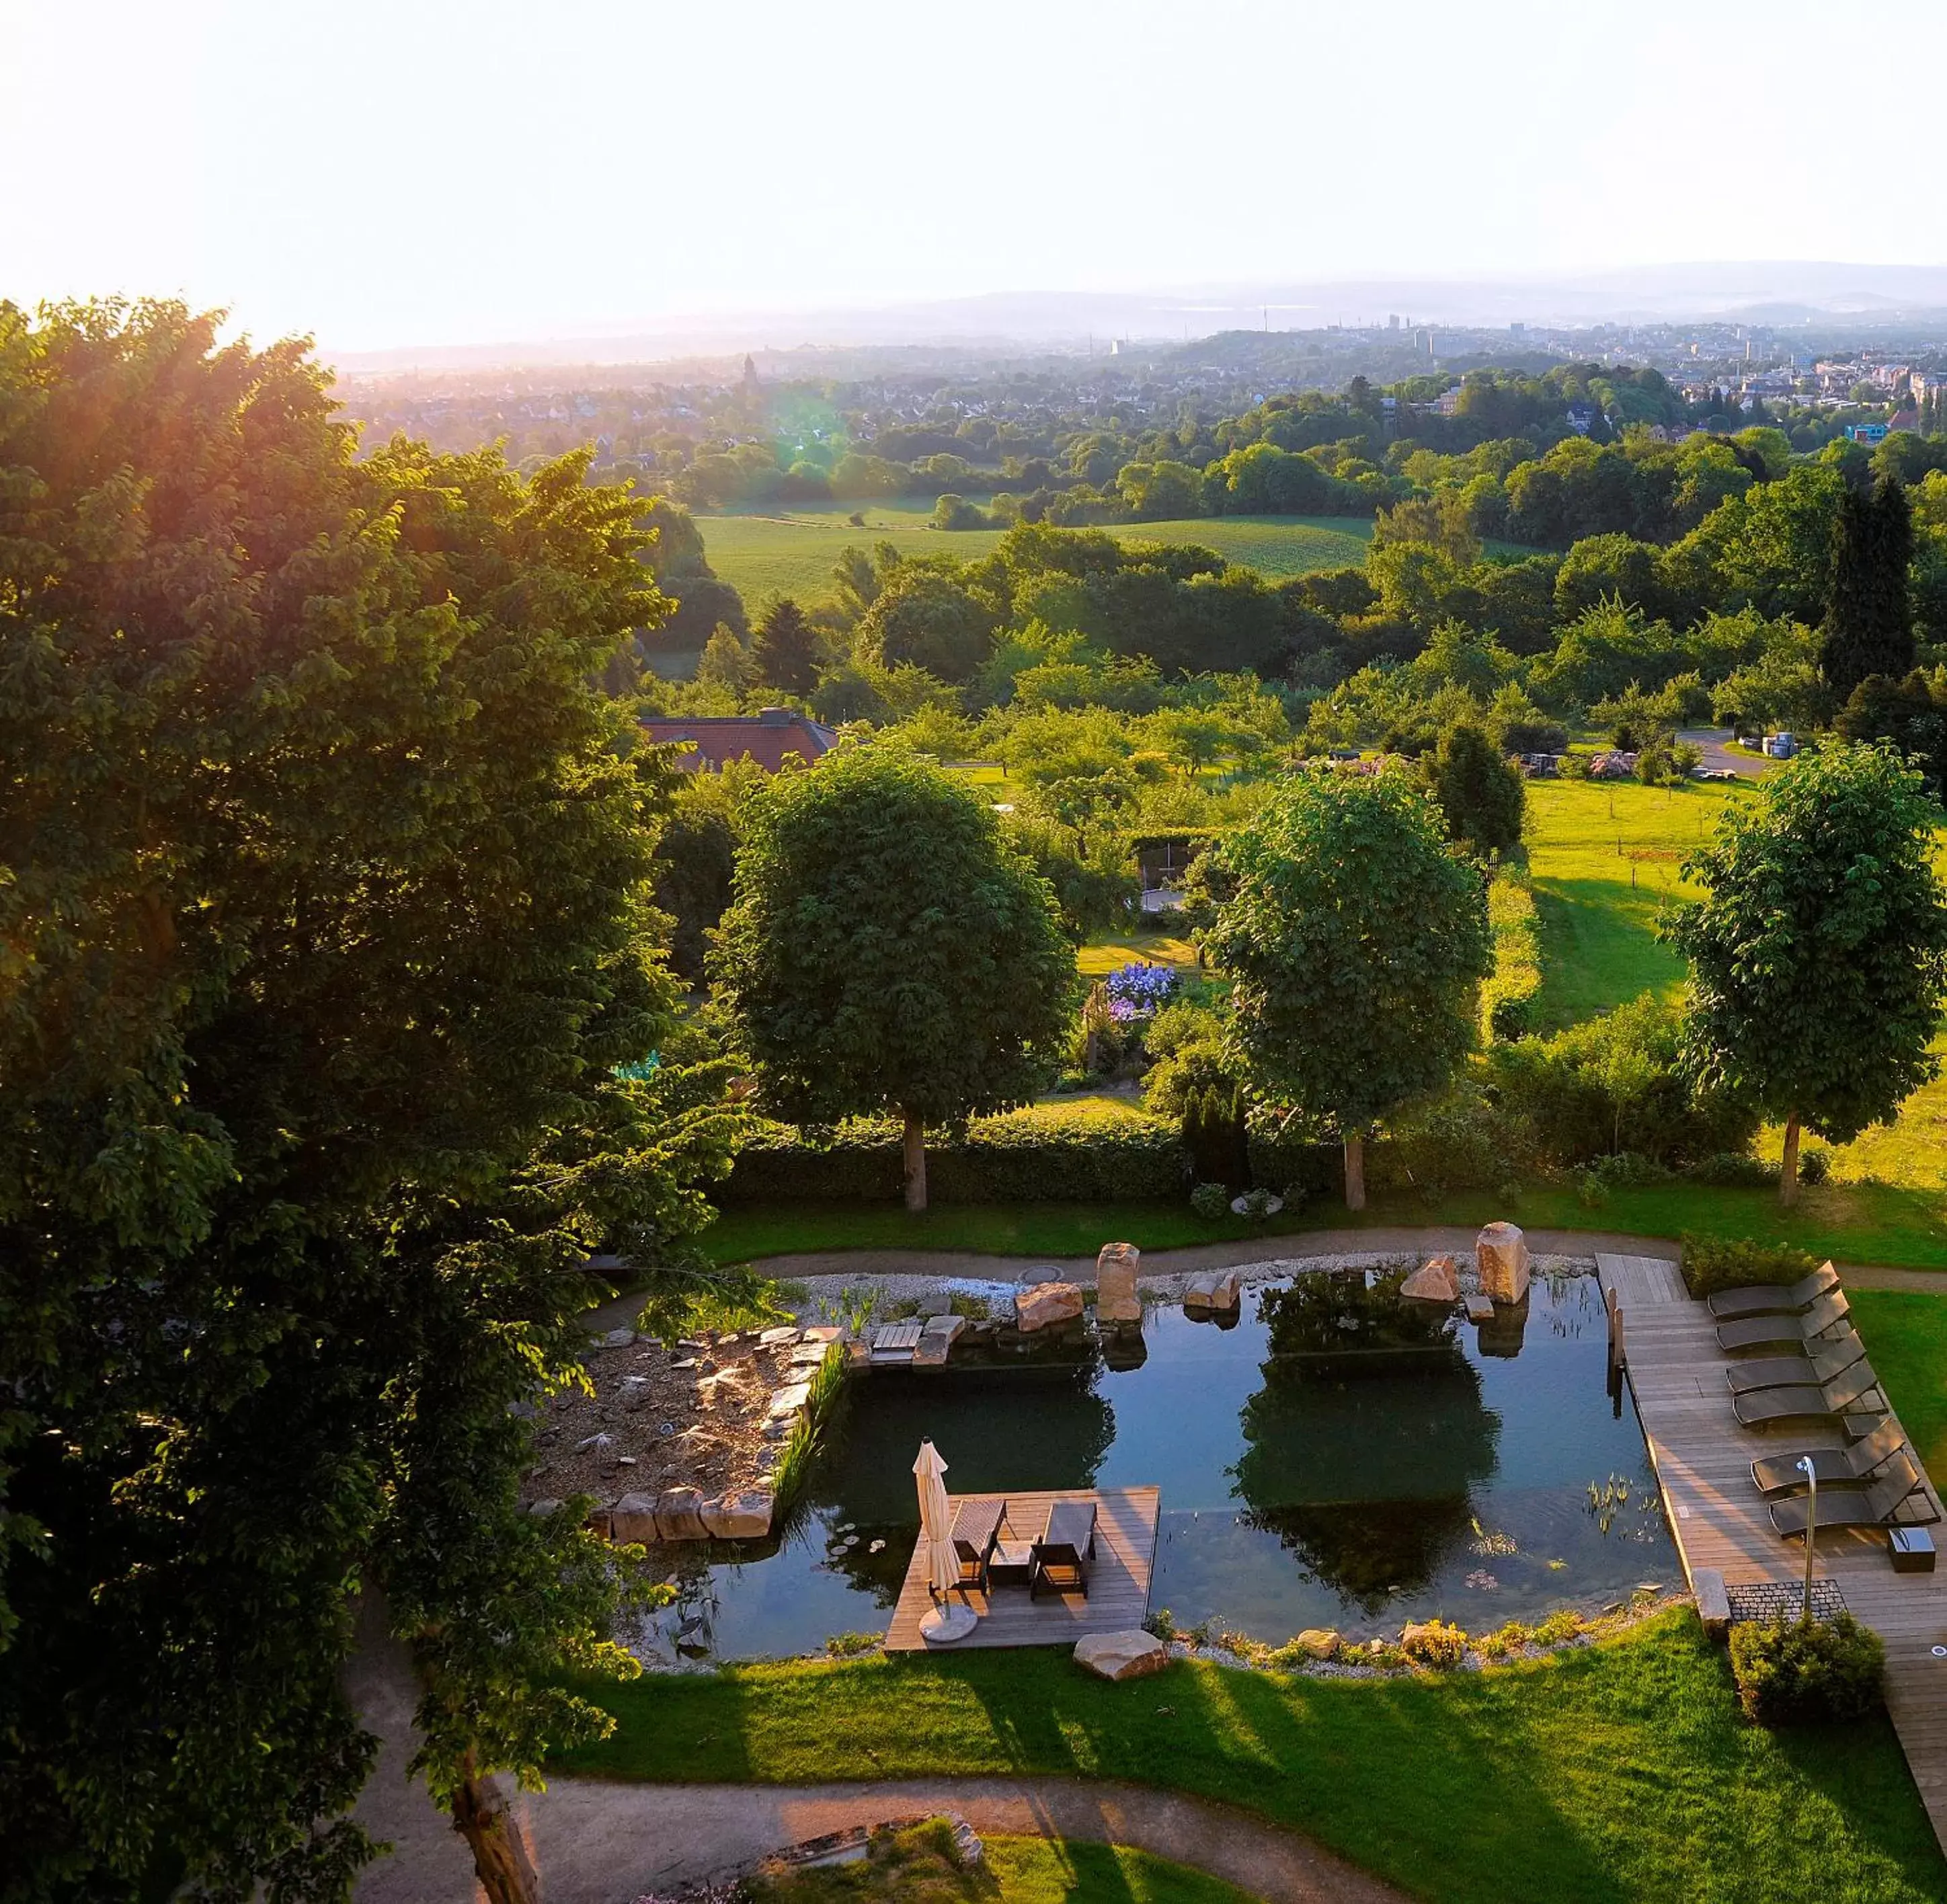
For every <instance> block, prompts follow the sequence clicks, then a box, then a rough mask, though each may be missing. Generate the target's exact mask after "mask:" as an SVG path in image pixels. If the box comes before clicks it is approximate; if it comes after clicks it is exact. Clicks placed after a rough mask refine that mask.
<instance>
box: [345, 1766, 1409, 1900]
mask: <svg viewBox="0 0 1947 1904" xmlns="http://www.w3.org/2000/svg"><path fill="white" fill-rule="evenodd" d="M528 1804H529V1806H530V1811H529V1818H530V1819H531V1831H532V1841H533V1844H534V1853H535V1859H536V1862H537V1865H538V1867H539V1869H540V1875H541V1883H542V1885H543V1888H544V1890H545V1893H546V1898H547V1904H629V1901H630V1899H633V1898H634V1897H635V1896H637V1895H638V1894H639V1893H640V1892H642V1891H645V1890H652V1889H653V1888H655V1887H657V1886H658V1885H661V1886H669V1885H674V1884H681V1883H685V1882H687V1881H692V1880H694V1879H696V1878H704V1877H708V1876H710V1875H712V1874H713V1873H714V1872H716V1871H720V1870H723V1869H724V1868H726V1867H729V1866H734V1865H740V1864H744V1863H748V1862H751V1860H754V1859H757V1858H759V1857H761V1856H763V1855H764V1854H765V1853H766V1852H769V1851H775V1850H782V1848H783V1847H785V1846H786V1845H789V1844H797V1843H799V1842H800V1841H802V1840H803V1839H806V1838H809V1837H819V1836H820V1835H822V1834H823V1833H825V1832H827V1831H838V1830H840V1829H841V1828H843V1827H845V1826H847V1825H877V1824H880V1823H882V1822H884V1821H885V1820H887V1819H893V1818H899V1817H911V1816H913V1815H914V1814H915V1813H938V1812H951V1813H954V1814H955V1815H956V1816H958V1817H961V1818H964V1819H966V1821H967V1823H968V1824H970V1825H972V1826H973V1828H974V1830H975V1831H979V1832H981V1833H983V1834H1007V1835H1010V1836H1015V1837H1057V1838H1076V1839H1085V1840H1088V1841H1091V1842H1094V1843H1097V1844H1125V1845H1133V1846H1134V1847H1136V1848H1137V1849H1138V1850H1143V1851H1148V1852H1151V1853H1154V1854H1155V1855H1156V1856H1158V1857H1162V1858H1170V1859H1175V1862H1177V1863H1178V1864H1183V1865H1194V1866H1195V1867H1196V1868H1197V1869H1199V1870H1200V1871H1209V1872H1210V1873H1211V1874H1212V1875H1214V1876H1215V1877H1218V1878H1224V1879H1227V1881H1229V1882H1230V1883H1231V1884H1235V1885H1237V1887H1238V1888H1239V1889H1240V1890H1244V1891H1247V1892H1249V1893H1250V1894H1251V1895H1252V1896H1254V1897H1260V1898H1264V1899H1268V1900H1270V1901H1271V1904H1401V1899H1402V1898H1403V1896H1404V1893H1401V1892H1399V1891H1397V1890H1394V1889H1393V1888H1392V1887H1391V1885H1389V1884H1382V1883H1381V1882H1380V1881H1379V1880H1378V1879H1377V1878H1370V1877H1368V1876H1367V1875H1366V1874H1365V1873H1364V1871H1360V1870H1358V1869H1357V1868H1355V1867H1354V1866H1353V1865H1348V1864H1346V1863H1344V1862H1342V1861H1341V1860H1340V1859H1337V1858H1335V1857H1333V1856H1331V1855H1330V1854H1329V1853H1327V1852H1325V1851H1322V1850H1320V1849H1319V1848H1318V1847H1317V1846H1315V1845H1314V1844H1311V1843H1309V1842H1308V1841H1307V1840H1305V1839H1304V1838H1302V1837H1299V1836H1297V1835H1296V1834H1295V1833H1293V1832H1289V1831H1280V1829H1278V1828H1277V1826H1275V1825H1268V1824H1266V1823H1265V1822H1264V1821H1263V1820H1262V1819H1259V1818H1255V1817H1253V1816H1252V1815H1251V1814H1250V1813H1248V1812H1242V1811H1234V1810H1232V1809H1231V1808H1230V1806H1227V1805H1216V1804H1211V1803H1206V1802H1205V1801H1203V1800H1199V1799H1195V1798H1188V1797H1184V1796H1182V1795H1181V1794H1179V1793H1174V1792H1161V1791H1149V1790H1147V1789H1145V1788H1143V1787H1141V1786H1136V1785H1112V1784H1108V1783H1097V1782H1094V1781H1092V1780H1087V1779H915V1780H899V1781H888V1782H885V1783H883V1784H875V1785H596V1784H593V1783H590V1782H587V1781H584V1780H578V1779H559V1780H557V1781H556V1782H554V1783H553V1784H552V1785H550V1786H549V1788H548V1790H547V1791H546V1794H544V1795H543V1796H541V1797H537V1798H534V1799H531V1800H528ZM369 1895H370V1897H371V1898H374V1899H376V1898H377V1897H378V1896H379V1893H376V1892H373V1893H370V1894H369ZM360 1897H361V1904H365V1900H367V1898H368V1893H367V1890H361V1892H360ZM385 1904H393V1900H392V1899H390V1898H388V1899H385ZM397 1904H406V1900H405V1899H404V1897H403V1896H401V1897H400V1898H399V1899H398V1901H397ZM429 1904H432V1901H431V1900H429Z"/></svg>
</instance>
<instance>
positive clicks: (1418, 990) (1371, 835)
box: [1199, 770, 1493, 1209]
mask: <svg viewBox="0 0 1947 1904" xmlns="http://www.w3.org/2000/svg"><path fill="white" fill-rule="evenodd" d="M1444 830H1445V829H1444V827H1443V826H1442V825H1441V817H1440V815H1439V814H1438V812H1437V811H1436V810H1435V808H1434V807H1433V806H1432V803H1431V802H1430V801H1429V800H1428V799H1427V798H1426V797H1425V794H1422V792H1420V791H1419V789H1418V788H1416V787H1415V786H1414V785H1413V784H1412V782H1410V780H1408V779H1407V777H1406V776H1404V774H1400V773H1382V774H1379V775H1376V776H1353V775H1343V774H1339V773H1337V772H1330V771H1325V770H1314V771H1313V772H1308V773H1305V774H1304V775H1302V776H1299V777H1297V778H1295V779H1292V780H1291V781H1290V782H1288V783H1287V784H1286V785H1285V786H1284V787H1283V788H1281V789H1280V791H1279V792H1278V794H1277V796H1276V797H1274V799H1273V800H1271V802H1270V803H1269V804H1268V805H1267V806H1265V807H1264V810H1262V811H1261V813H1258V816H1257V817H1256V818H1255V819H1254V820H1252V822H1251V823H1250V824H1249V825H1248V826H1246V827H1244V828H1242V829H1241V830H1240V831H1238V832H1237V833H1235V834H1232V835H1231V836H1230V837H1229V838H1228V839H1226V840H1225V841H1223V842H1222V843H1221V844H1220V845H1219V846H1217V847H1213V848H1212V849H1211V850H1210V851H1209V853H1206V854H1205V855H1204V856H1203V862H1199V864H1203V863H1204V862H1211V861H1213V860H1214V861H1217V862H1219V863H1218V865H1215V866H1213V867H1212V868H1210V869H1209V871H1207V872H1206V883H1207V884H1209V885H1210V886H1211V887H1212V888H1213V889H1214V890H1223V891H1226V892H1227V895H1228V896H1227V897H1225V898H1224V900H1223V902H1222V903H1221V905H1220V906H1218V909H1217V915H1216V919H1215V924H1213V925H1212V926H1211V927H1209V929H1208V930H1206V932H1205V933H1203V935H1202V939H1203V945H1204V946H1205V947H1206V950H1207V951H1208V952H1209V955H1210V957H1211V958H1212V961H1213V963H1214V964H1215V965H1216V966H1217V967H1218V970H1219V971H1223V972H1224V973H1226V974H1228V975H1229V976H1230V977H1231V978H1233V979H1234V980H1235V981H1236V987H1235V990H1234V994H1233V997H1234V1005H1235V1016H1234V1032H1233V1036H1234V1039H1235V1041H1236V1044H1237V1049H1238V1052H1239V1054H1240V1057H1241V1059H1242V1061H1243V1065H1244V1067H1245V1068H1246V1072H1247V1074H1248V1076H1249V1078H1250V1079H1251V1080H1252V1083H1253V1084H1254V1085H1255V1088H1256V1089H1257V1090H1258V1092H1259V1093H1261V1094H1262V1095H1263V1096H1264V1097H1265V1098H1268V1099H1269V1100H1271V1101H1273V1102H1274V1103H1277V1104H1283V1105H1285V1106H1288V1107H1290V1109H1292V1110H1294V1111H1295V1112H1298V1113H1302V1115H1304V1116H1308V1117H1313V1118H1317V1119H1319V1120H1320V1121H1321V1122H1325V1123H1327V1124H1329V1125H1331V1126H1332V1127H1333V1128H1335V1129H1336V1131H1337V1132H1339V1135H1340V1138H1341V1139H1342V1141H1343V1143H1344V1144H1345V1201H1346V1203H1347V1205H1348V1207H1350V1208H1351V1209H1364V1206H1365V1166H1364V1139H1365V1135H1366V1133H1367V1132H1368V1131H1369V1130H1370V1128H1372V1126H1373V1124H1374V1123H1375V1122H1377V1121H1378V1120H1379V1119H1380V1118H1382V1117H1383V1116H1385V1114H1386V1113H1388V1111H1390V1110H1393V1109H1394V1107H1397V1106H1398V1105H1399V1104H1403V1103H1404V1102H1405V1101H1406V1100H1407V1099H1408V1098H1412V1097H1414V1096H1416V1095H1417V1094H1419V1093H1420V1092H1422V1091H1430V1090H1432V1088H1434V1087H1435V1086H1436V1085H1439V1084H1441V1082H1444V1080H1445V1079H1446V1078H1447V1076H1448V1075H1449V1074H1450V1073H1451V1071H1452V1070H1453V1067H1454V1065H1455V1064H1456V1063H1458V1062H1459V1059H1460V1057H1461V1056H1462V1055H1463V1053H1464V1052H1465V1051H1466V1049H1467V1047H1468V1044H1469V1040H1470V1039H1471V1038H1472V997H1473V992H1474V987H1475V985H1476V984H1477V983H1478V981H1479V980H1481V979H1483V978H1484V977H1486V976H1487V974H1488V972H1489V971H1490V970H1491V969H1492V968H1493V952H1492V941H1491V940H1490V936H1489V933H1488V930H1487V889H1486V887H1484V884H1482V881H1481V876H1480V875H1479V874H1478V872H1476V871H1475V869H1474V868H1472V866H1470V865H1468V864H1466V862H1464V861H1463V860H1462V859H1458V858H1456V856H1454V855H1453V853H1450V852H1449V850H1447V844H1446V841H1445V840H1444V837H1443V835H1444Z"/></svg>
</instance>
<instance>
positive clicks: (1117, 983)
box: [1102, 959, 1179, 1024]
mask: <svg viewBox="0 0 1947 1904" xmlns="http://www.w3.org/2000/svg"><path fill="white" fill-rule="evenodd" d="M1178 978H1179V974H1178V972H1177V971H1176V968H1175V967H1174V966H1172V965H1151V964H1147V963H1145V962H1144V961H1142V960H1140V959H1138V960H1136V961H1133V962H1132V963H1131V964H1127V965H1119V966H1117V967H1116V969H1115V970H1114V971H1113V972H1111V973H1110V974H1109V976H1108V977H1107V978H1106V979H1104V980H1103V981H1102V988H1103V989H1104V991H1105V992H1107V994H1108V998H1109V1009H1110V1011H1111V1012H1112V1013H1113V1014H1114V1015H1115V1017H1116V1021H1117V1023H1122V1024H1127V1023H1130V1022H1131V1021H1132V1020H1138V1019H1145V1018H1153V1017H1155V1016H1156V1014H1157V1013H1158V1012H1159V1011H1161V1010H1162V1008H1163V1007H1164V1006H1165V1005H1168V1004H1169V1002H1170V1000H1171V999H1172V998H1174V997H1175V995H1176V988H1177V985H1178Z"/></svg>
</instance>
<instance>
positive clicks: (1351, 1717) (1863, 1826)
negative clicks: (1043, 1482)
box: [561, 1612, 1947, 1904]
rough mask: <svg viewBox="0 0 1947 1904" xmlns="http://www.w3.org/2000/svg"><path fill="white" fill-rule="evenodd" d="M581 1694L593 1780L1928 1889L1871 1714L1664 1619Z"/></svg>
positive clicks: (774, 1674)
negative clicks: (1734, 1658) (896, 1793)
mask: <svg viewBox="0 0 1947 1904" xmlns="http://www.w3.org/2000/svg"><path fill="white" fill-rule="evenodd" d="M588 1690H589V1692H590V1695H591V1696H592V1697H593V1698H596V1699H597V1700H599V1701H600V1703H602V1704H603V1705H605V1706H606V1707H608V1709H609V1710H610V1711H612V1712H614V1714H616V1715H617V1717H618V1720H619V1721H620V1723H619V1725H618V1728H617V1729H616V1731H615V1732H614V1734H613V1735H611V1737H610V1738H608V1740H607V1741H604V1742H603V1743H602V1744H599V1745H593V1746H590V1747H587V1748H583V1749H581V1750H580V1751H576V1752H574V1753H571V1754H568V1755H567V1756H566V1757H565V1759H564V1760H562V1762H561V1769H562V1770H564V1771H567V1772H577V1773H583V1774H587V1775H590V1776H594V1777H597V1778H608V1779H658V1780H661V1779H669V1780H676V1781H702V1782H723V1781H728V1780H750V1779H754V1780H762V1781H766V1782H786V1783H795V1782H799V1781H803V1780H825V1779H900V1778H914V1777H922V1776H930V1775H939V1774H964V1775H967V1776H996V1775H1001V1776H1005V1775H1009V1774H1020V1773H1024V1772H1040V1773H1049V1774H1055V1775H1060V1776H1084V1777H1089V1778H1104V1779H1132V1780H1134V1781H1136V1782H1139V1783H1142V1784H1147V1785H1161V1786H1166V1787H1175V1788H1178V1789H1181V1790H1183V1791H1190V1792H1194V1793H1196V1794H1200V1795H1203V1796H1206V1797H1212V1798H1215V1799H1218V1800H1221V1801H1222V1802H1224V1803H1227V1804H1233V1805H1241V1806H1246V1807H1248V1808H1249V1809H1250V1810H1253V1811H1256V1812H1258V1813H1261V1814H1262V1815H1264V1816H1266V1817H1268V1818H1270V1819H1272V1820H1274V1822H1277V1823H1279V1824H1283V1825H1290V1826H1292V1827H1295V1828H1297V1829H1299V1830H1300V1831H1305V1832H1308V1833H1309V1834H1311V1835H1312V1836H1313V1837H1316V1838H1317V1839H1318V1840H1319V1841H1321V1842H1322V1843H1323V1844H1326V1845H1329V1847H1332V1848H1333V1850H1336V1851H1338V1852H1340V1853H1342V1854H1343V1855H1344V1856H1347V1857H1348V1858H1350V1859H1352V1860H1353V1861H1354V1862H1355V1863H1357V1864H1359V1865H1363V1866H1364V1868H1367V1870H1369V1871H1374V1872H1376V1873H1377V1874H1378V1875H1380V1876H1381V1877H1383V1878H1388V1879H1390V1880H1391V1881H1393V1882H1394V1883H1395V1884H1399V1885H1400V1886H1401V1887H1403V1888H1404V1890H1406V1891H1407V1892H1408V1893H1410V1894H1411V1895H1413V1896H1416V1897H1423V1898H1427V1899H1435V1900H1438V1904H1564V1901H1565V1900H1567V1899H1574V1900H1575V1904H1636V1901H1637V1900H1641V1904H1671V1900H1673V1899H1706V1898H1707V1899H1713V1900H1716V1901H1717V1904H1868V1900H1871V1904H1908V1900H1911V1904H1920V1900H1921V1899H1937V1898H1939V1897H1940V1896H1942V1895H1947V1866H1943V1865H1942V1861H1941V1856H1940V1852H1939V1847H1938V1846H1937V1844H1936V1842H1935V1840H1934V1837H1933V1831H1932V1828H1931V1827H1930V1825H1929V1824H1928V1822H1927V1815H1926V1813H1925V1812H1924V1810H1923V1809H1922V1808H1921V1803H1920V1800H1919V1796H1918V1793H1917V1792H1916V1791H1914V1786H1913V1782H1912V1779H1911V1776H1909V1775H1908V1772H1907V1770H1906V1767H1905V1763H1904V1761H1903V1760H1902V1757H1901V1755H1900V1751H1899V1745H1898V1743H1897V1741H1896V1740H1895V1738H1894V1737H1893V1729H1892V1727H1891V1726H1890V1725H1889V1724H1888V1723H1887V1721H1886V1720H1884V1718H1881V1717H1875V1718H1874V1719H1871V1720H1868V1721H1865V1722H1864V1723H1860V1724H1858V1725H1853V1726H1843V1727H1837V1728H1833V1729H1820V1730H1807V1731H1804V1732H1766V1731H1764V1730H1762V1729H1760V1728H1758V1727H1757V1726H1750V1725H1748V1724H1747V1723H1745V1722H1744V1720H1741V1718H1740V1717H1738V1712H1737V1707H1736V1702H1735V1698H1734V1697H1733V1695H1732V1689H1731V1684H1730V1678H1729V1669H1728V1667H1727V1666H1726V1663H1725V1660H1724V1657H1723V1654H1722V1652H1719V1650H1718V1649H1716V1648H1714V1647H1713V1646H1711V1645H1709V1644H1708V1643H1707V1642H1706V1641H1705V1640H1704V1638H1703V1636H1702V1634H1701V1631H1700V1630H1699V1629H1698V1626H1697V1624H1696V1621H1695V1619H1694V1618H1693V1617H1692V1615H1689V1613H1687V1612H1686V1613H1677V1614H1672V1615H1665V1616H1664V1617H1662V1618H1658V1619H1656V1620H1654V1621H1650V1622H1648V1623H1647V1624H1645V1626H1643V1627H1641V1628H1639V1629H1638V1630H1636V1632H1635V1633H1633V1634H1632V1635H1630V1636H1628V1637H1627V1638H1624V1639H1620V1640H1616V1641H1612V1642H1608V1643H1606V1644H1603V1645H1596V1646H1593V1647H1589V1648H1587V1649H1583V1650H1581V1651H1578V1652H1570V1653H1566V1654H1562V1655H1556V1656H1555V1658H1552V1659H1550V1660H1548V1661H1543V1662H1540V1663H1538V1664H1529V1665H1523V1666H1514V1667H1498V1668H1494V1669H1492V1670H1487V1671H1485V1672H1480V1673H1457V1674H1455V1675H1453V1676H1450V1677H1447V1678H1441V1679H1436V1678H1432V1677H1415V1678H1411V1679H1397V1680H1376V1681H1368V1682H1359V1681H1354V1680H1333V1679H1310V1678H1303V1677H1297V1678H1291V1677H1286V1676H1281V1675H1278V1674H1275V1673H1254V1672H1246V1671H1242V1670H1237V1669H1234V1668H1228V1667H1218V1666H1210V1665H1204V1664H1198V1663H1191V1662H1188V1661H1182V1662H1178V1664H1174V1665H1172V1667H1169V1670H1167V1671H1166V1672H1165V1673H1162V1674H1161V1675H1159V1676H1156V1677H1153V1678H1148V1679H1143V1680H1135V1681H1133V1682H1131V1683H1127V1684H1124V1685H1121V1686H1114V1685H1109V1684H1106V1683H1104V1682H1102V1681H1100V1680H1092V1679H1090V1678H1089V1677H1088V1676H1087V1675H1085V1674H1084V1673H1081V1672H1079V1670H1076V1667H1074V1666H1073V1664H1072V1663H1071V1662H1070V1661H1069V1658H1068V1657H1067V1655H1066V1652H1065V1651H1063V1649H1059V1648H1030V1649H1025V1650H1021V1651H1015V1652H980V1653H970V1654H967V1655H964V1656H961V1655H946V1656H943V1657H942V1656H934V1657H920V1658H913V1657H907V1656H898V1657H893V1658H883V1657H882V1658H873V1659H866V1660H861V1661H853V1662H849V1663H847V1664H840V1665H825V1664H803V1663H791V1664H775V1665H759V1666H748V1667H735V1668H731V1669H728V1670H721V1671H718V1672H714V1673H695V1674H683V1675H678V1676H670V1675H667V1674H663V1673H654V1674H651V1675H649V1676H647V1677H645V1678H644V1679H642V1680H637V1681H636V1682H634V1683H632V1684H630V1685H626V1686H609V1685H602V1686H593V1687H590V1688H589V1689H588ZM1101 1894H1102V1895H1105V1896H1113V1895H1115V1893H1101Z"/></svg>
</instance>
